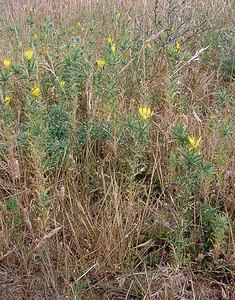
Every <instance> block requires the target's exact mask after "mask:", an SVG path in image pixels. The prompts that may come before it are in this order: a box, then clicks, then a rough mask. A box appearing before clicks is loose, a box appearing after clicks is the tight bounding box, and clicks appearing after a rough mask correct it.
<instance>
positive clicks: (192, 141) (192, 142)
mask: <svg viewBox="0 0 235 300" xmlns="http://www.w3.org/2000/svg"><path fill="white" fill-rule="evenodd" d="M201 140H202V138H201V137H199V139H198V140H196V139H195V137H194V136H193V135H192V136H189V137H188V141H189V143H190V145H191V147H190V148H189V150H190V151H191V150H193V151H195V150H197V148H198V147H199V146H200V144H201Z"/></svg>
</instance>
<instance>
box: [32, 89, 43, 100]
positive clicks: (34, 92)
mask: <svg viewBox="0 0 235 300" xmlns="http://www.w3.org/2000/svg"><path fill="white" fill-rule="evenodd" d="M32 96H34V97H37V98H41V97H42V93H41V90H40V87H38V86H35V87H34V88H33V89H32Z"/></svg>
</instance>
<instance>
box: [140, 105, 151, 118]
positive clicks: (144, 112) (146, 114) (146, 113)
mask: <svg viewBox="0 0 235 300" xmlns="http://www.w3.org/2000/svg"><path fill="white" fill-rule="evenodd" d="M139 114H140V115H141V117H143V118H144V119H145V120H147V119H149V118H150V117H152V115H153V111H152V110H151V108H150V107H147V106H143V107H140V108H139Z"/></svg>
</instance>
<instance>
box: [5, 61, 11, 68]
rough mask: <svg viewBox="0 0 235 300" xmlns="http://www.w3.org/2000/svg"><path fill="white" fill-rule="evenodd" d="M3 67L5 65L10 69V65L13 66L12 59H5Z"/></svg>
mask: <svg viewBox="0 0 235 300" xmlns="http://www.w3.org/2000/svg"><path fill="white" fill-rule="evenodd" d="M3 65H4V67H6V68H9V67H10V65H11V60H10V59H4V60H3Z"/></svg>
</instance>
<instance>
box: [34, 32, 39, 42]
mask: <svg viewBox="0 0 235 300" xmlns="http://www.w3.org/2000/svg"><path fill="white" fill-rule="evenodd" d="M33 40H34V41H37V40H38V35H37V34H36V33H35V34H34V35H33Z"/></svg>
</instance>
